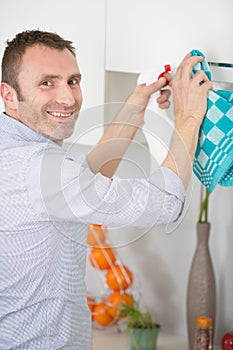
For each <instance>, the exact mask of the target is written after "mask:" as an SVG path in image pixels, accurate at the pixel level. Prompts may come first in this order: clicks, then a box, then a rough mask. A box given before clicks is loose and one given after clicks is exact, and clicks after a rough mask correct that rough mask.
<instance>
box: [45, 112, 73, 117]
mask: <svg viewBox="0 0 233 350" xmlns="http://www.w3.org/2000/svg"><path fill="white" fill-rule="evenodd" d="M49 114H51V115H53V116H54V117H70V116H71V115H72V113H58V112H49Z"/></svg>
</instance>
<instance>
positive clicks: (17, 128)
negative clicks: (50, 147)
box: [0, 113, 54, 143]
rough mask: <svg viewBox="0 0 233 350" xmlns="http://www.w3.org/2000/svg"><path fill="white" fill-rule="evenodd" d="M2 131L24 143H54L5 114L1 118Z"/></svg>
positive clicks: (0, 128)
mask: <svg viewBox="0 0 233 350" xmlns="http://www.w3.org/2000/svg"><path fill="white" fill-rule="evenodd" d="M0 130H1V131H3V132H5V133H8V134H11V135H12V136H13V135H14V136H16V137H18V138H20V139H22V140H24V141H32V142H46V143H54V142H53V141H51V140H49V139H48V138H46V137H44V136H42V135H40V134H39V133H37V132H36V131H34V130H32V129H31V128H29V127H28V126H27V125H25V124H23V123H21V122H20V121H18V120H16V119H14V118H11V117H9V116H8V115H7V114H5V113H2V114H1V116H0Z"/></svg>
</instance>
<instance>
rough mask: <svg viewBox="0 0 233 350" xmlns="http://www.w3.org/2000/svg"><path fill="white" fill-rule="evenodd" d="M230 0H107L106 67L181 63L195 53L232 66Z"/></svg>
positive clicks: (122, 68)
mask: <svg viewBox="0 0 233 350" xmlns="http://www.w3.org/2000/svg"><path fill="white" fill-rule="evenodd" d="M232 15H233V2H232V0H222V1H219V0H212V1H208V0H196V1H194V2H193V1H192V2H191V1H189V0H188V1H185V0H176V1H173V0H167V1H164V0H144V1H135V0H126V1H119V0H107V24H106V69H107V70H109V71H118V72H119V71H120V72H131V73H140V72H142V71H145V70H147V69H154V68H155V69H156V68H157V67H158V66H159V67H161V66H162V67H163V65H164V64H168V63H170V64H171V65H173V66H174V65H175V66H176V65H177V63H179V62H180V60H181V59H182V58H183V56H184V55H185V54H186V53H187V52H188V51H190V50H191V49H199V50H201V51H202V52H203V53H205V54H206V56H207V57H208V60H210V61H220V62H222V61H223V62H227V61H229V62H233V46H232V44H231V43H232V36H233V34H232V33H233V21H232Z"/></svg>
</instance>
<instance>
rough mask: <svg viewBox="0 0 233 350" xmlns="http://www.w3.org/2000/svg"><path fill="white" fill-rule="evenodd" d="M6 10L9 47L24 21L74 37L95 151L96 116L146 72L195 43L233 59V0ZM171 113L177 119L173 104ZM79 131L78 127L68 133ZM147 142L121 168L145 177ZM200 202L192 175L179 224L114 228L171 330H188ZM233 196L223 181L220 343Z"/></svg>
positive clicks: (89, 0) (227, 306) (228, 75)
mask: <svg viewBox="0 0 233 350" xmlns="http://www.w3.org/2000/svg"><path fill="white" fill-rule="evenodd" d="M0 9H1V14H2V16H1V17H2V18H1V31H0V51H1V54H2V53H3V50H4V46H5V42H6V40H7V39H9V38H12V37H13V36H14V35H15V34H16V33H17V32H18V31H21V30H26V29H36V28H39V29H42V30H50V31H55V32H57V33H58V34H60V35H61V36H63V37H65V38H68V39H70V40H72V41H73V42H74V44H75V46H76V48H77V57H78V62H79V65H80V69H81V72H82V75H83V81H82V89H83V95H84V104H83V108H82V110H83V111H84V113H83V114H82V113H81V116H80V121H79V123H78V125H77V127H78V128H79V127H80V128H81V130H82V131H85V130H87V129H90V128H93V125H95V127H94V128H93V130H92V131H91V132H88V133H84V135H82V137H79V139H78V141H77V143H78V144H82V146H80V147H79V146H77V147H78V149H79V150H83V149H84V150H87V149H88V148H89V147H91V145H93V144H95V142H96V141H97V140H98V138H99V137H100V135H101V133H102V131H103V128H102V127H96V125H100V124H102V123H103V122H104V121H105V122H106V121H107V120H108V119H107V116H106V114H105V113H106V110H105V108H102V106H103V104H104V103H111V102H119V103H121V102H123V101H124V100H125V99H126V98H127V96H128V95H129V93H130V92H131V91H132V90H133V88H134V86H135V84H136V82H137V77H138V75H139V73H140V72H144V71H148V70H154V71H156V72H158V73H160V72H161V71H162V70H163V65H164V64H168V63H169V64H171V65H172V67H173V68H175V67H176V66H177V64H178V63H179V62H180V60H181V59H182V58H183V56H184V55H185V54H186V52H188V51H190V50H191V49H193V48H195V49H199V50H201V51H202V52H203V53H204V54H206V56H207V58H208V60H209V61H213V62H228V63H233V46H232V44H231V43H232V36H233V34H232V33H233V21H232V13H233V2H232V0H222V1H221V2H220V1H218V0H212V1H211V3H210V2H209V1H208V0H196V1H195V2H191V1H187V0H175V1H174V0H170V1H169V0H167V1H166V2H164V1H163V0H144V1H143V2H142V1H139V0H124V1H123V0H120V1H119V0H67V1H55V0H50V1H46V0H40V1H35V0H30V1H29V0H21V1H20V2H9V1H7V0H2V1H1V5H0ZM232 71H233V69H222V70H221V71H220V72H215V77H216V79H218V80H224V81H229V82H233V72H232ZM116 106H118V105H117V104H116ZM1 107H2V109H3V108H4V106H3V104H2V103H1ZM86 111H90V113H85V112H86ZM88 115H89V116H91V118H89V119H88V118H87V116H88ZM168 118H171V119H172V109H171V110H170V111H169V112H168ZM158 128H159V125H158ZM79 135H80V134H79ZM161 137H162V136H161ZM75 139H77V135H74V137H73V138H71V139H70V140H69V142H73V141H74V140H75ZM147 148H148V144H147V139H146V137H145V135H144V134H143V132H140V131H139V132H138V135H137V138H136V142H135V144H133V145H132V147H130V149H129V151H128V153H127V157H128V158H129V159H130V161H128V162H123V163H122V165H121V166H120V168H119V170H118V174H119V175H121V176H123V177H127V176H132V175H136V176H141V175H142V174H141V169H144V170H145V171H146V172H147V171H150V159H149V158H148V152H146V151H145V150H147ZM136 163H137V166H136V167H135V164H136ZM140 167H141V169H139V168H140ZM199 204H200V184H199V183H198V181H197V180H196V178H195V177H193V179H192V181H191V184H190V186H189V191H188V203H187V205H186V211H185V215H184V217H183V219H182V220H181V222H180V224H179V225H174V226H170V227H166V228H164V227H157V228H154V229H151V230H149V232H148V233H147V234H144V235H143V234H142V233H143V232H142V231H141V230H139V229H126V228H121V229H118V230H117V229H115V230H111V229H110V237H111V239H112V242H115V243H116V244H117V245H118V246H119V248H118V252H119V255H120V257H121V259H122V260H123V262H124V263H125V264H126V265H127V266H129V267H131V268H132V270H133V272H134V273H135V277H136V283H137V284H138V285H140V293H141V295H142V298H143V300H144V302H145V301H146V304H147V305H148V307H149V308H150V310H151V312H152V313H153V315H154V317H155V318H156V320H157V321H158V322H159V323H160V324H161V325H162V326H163V330H165V331H167V332H170V333H173V334H178V335H181V336H186V288H187V281H188V274H189V269H190V265H191V260H192V257H193V254H194V249H195V246H196V231H195V229H196V228H195V226H196V222H197V218H198V213H199ZM232 204H233V189H232V188H222V187H219V186H218V187H217V188H216V190H215V191H214V193H213V194H211V197H210V213H209V220H210V222H211V235H210V242H209V244H210V251H211V256H212V260H213V265H214V270H215V276H216V284H217V320H216V340H217V342H219V341H220V339H221V337H222V335H223V334H224V333H225V332H226V331H227V330H232V329H233V312H232V310H233V298H232V294H233V278H232V265H233V254H232V249H233V215H232ZM166 230H168V231H169V230H170V231H173V232H172V233H170V234H168V233H167V232H165V231H166ZM129 242H131V244H128V243H129ZM87 270H88V271H87V272H88V273H87V286H88V289H89V290H90V291H91V292H92V293H94V294H95V293H96V294H98V293H99V289H101V288H103V286H102V285H100V281H99V278H98V277H97V276H95V275H94V272H93V271H92V270H91V268H90V266H89V265H88V264H87Z"/></svg>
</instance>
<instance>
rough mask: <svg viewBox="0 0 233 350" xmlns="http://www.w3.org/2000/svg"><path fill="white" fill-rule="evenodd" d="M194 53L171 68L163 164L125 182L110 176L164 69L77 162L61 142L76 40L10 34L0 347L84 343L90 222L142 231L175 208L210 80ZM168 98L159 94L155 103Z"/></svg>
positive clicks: (2, 140) (68, 126)
mask: <svg viewBox="0 0 233 350" xmlns="http://www.w3.org/2000/svg"><path fill="white" fill-rule="evenodd" d="M200 60H202V58H201V57H191V55H189V54H188V55H187V56H186V57H185V58H184V60H183V61H182V63H181V65H180V66H179V68H178V70H177V73H176V76H175V79H174V82H173V84H172V87H173V96H174V106H175V115H176V125H175V129H174V135H173V138H172V141H171V145H170V150H169V153H168V155H167V157H166V159H165V160H164V162H163V164H162V166H161V168H160V169H158V170H157V171H156V172H155V173H153V174H151V176H150V177H149V178H148V179H147V180H144V179H127V180H121V179H119V178H118V177H116V176H113V174H114V172H115V170H116V168H117V166H118V164H119V161H120V159H121V157H122V156H123V154H124V152H125V150H126V148H127V146H128V144H129V142H130V141H131V140H132V139H133V137H134V135H135V133H136V131H137V129H138V127H139V126H140V125H141V124H142V123H143V117H144V111H145V108H146V106H147V103H148V101H149V99H150V96H151V95H152V94H153V93H154V92H156V91H158V90H160V89H161V88H163V87H164V86H165V85H166V83H167V82H170V81H171V76H170V75H169V74H166V75H165V77H163V78H161V79H160V80H158V81H157V82H155V83H153V84H151V85H149V86H146V85H139V86H137V87H136V89H135V91H134V92H133V93H132V95H131V96H130V97H129V99H128V101H127V103H126V104H125V106H124V107H123V108H122V110H121V111H120V112H119V114H118V115H117V116H116V118H115V120H114V122H113V123H112V124H111V125H110V126H109V127H108V128H107V130H106V132H105V133H104V135H103V137H102V138H101V140H100V141H99V143H98V145H97V146H96V147H94V148H93V149H92V150H91V151H90V152H89V153H88V155H87V157H86V159H85V157H80V158H79V159H78V160H74V159H72V158H71V157H70V156H68V155H67V154H66V153H65V151H64V150H63V149H62V147H61V145H62V142H63V140H64V139H66V138H67V137H69V136H70V135H71V134H72V132H73V129H74V126H75V122H76V119H77V117H78V112H79V111H80V108H81V104H82V94H81V87H80V80H81V74H80V71H79V67H78V64H77V61H76V57H75V51H74V48H73V47H72V43H71V42H70V41H67V40H64V39H62V38H60V37H59V36H58V35H56V34H54V33H47V32H41V31H38V30H35V31H26V32H22V33H19V34H17V36H16V37H15V38H14V39H13V40H12V41H10V42H8V45H7V47H6V50H5V53H4V56H3V60H2V84H1V96H2V98H3V101H4V104H5V113H3V114H2V115H1V117H0V150H1V152H0V155H1V156H0V162H1V177H0V197H1V207H0V218H1V219H0V220H1V233H0V247H1V248H0V252H1V253H0V349H32V350H36V349H40V350H42V349H43V350H45V349H75V350H77V349H80V350H88V349H91V317H90V313H89V310H88V307H87V303H86V290H85V283H84V275H85V261H86V248H85V242H86V231H87V230H86V225H87V224H88V223H99V224H104V225H111V226H115V225H134V226H141V227H143V226H144V227H147V226H150V225H155V224H164V223H167V222H169V221H174V220H177V218H178V217H179V216H180V214H181V212H182V208H183V203H184V198H185V190H184V189H185V188H186V187H187V185H188V182H189V179H190V175H191V170H192V161H193V157H194V152H195V147H196V143H197V138H198V131H199V127H200V124H201V123H202V120H203V117H204V114H205V111H206V107H207V91H208V90H209V89H210V88H211V84H210V82H209V81H208V79H207V77H206V76H205V74H204V73H203V72H199V73H197V74H196V75H195V77H194V78H191V69H192V66H193V65H194V64H195V63H197V62H199V61H200ZM201 82H202V84H200V83H201ZM168 97H169V91H168V90H164V91H162V92H161V96H160V97H159V98H158V100H157V102H158V104H159V105H160V107H161V108H166V107H168V105H169V102H168Z"/></svg>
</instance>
